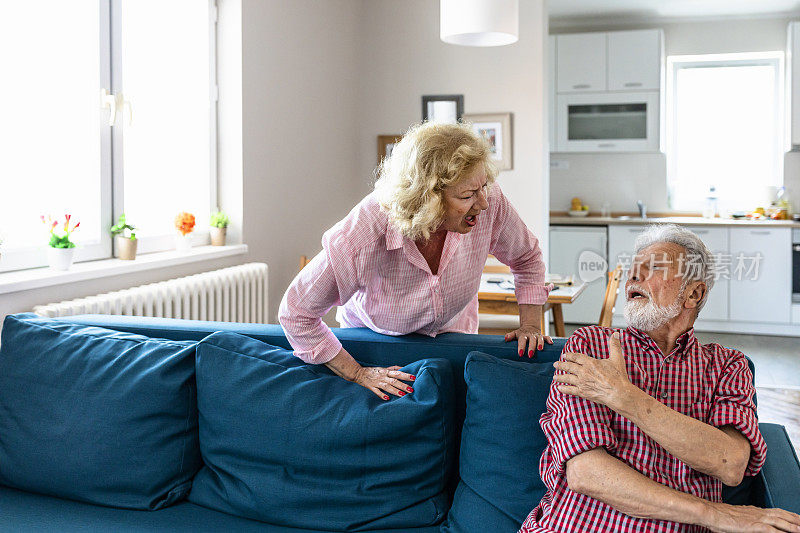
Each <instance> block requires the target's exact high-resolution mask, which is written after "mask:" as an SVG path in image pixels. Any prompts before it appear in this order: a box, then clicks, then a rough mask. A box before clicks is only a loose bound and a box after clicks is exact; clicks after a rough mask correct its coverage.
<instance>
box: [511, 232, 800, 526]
mask: <svg viewBox="0 0 800 533" xmlns="http://www.w3.org/2000/svg"><path fill="white" fill-rule="evenodd" d="M713 267H714V261H713V256H712V255H711V253H710V252H709V251H708V248H706V246H705V244H703V242H702V241H701V240H700V239H699V238H698V237H697V236H696V235H695V234H694V233H692V232H690V231H688V230H686V229H682V228H680V227H678V226H674V225H662V226H651V227H650V228H649V229H648V230H646V231H645V232H643V233H642V234H641V235H640V236H639V237H638V238H637V240H636V255H635V257H634V259H633V263H632V265H631V271H630V274H629V279H628V281H627V283H626V285H625V297H626V298H625V318H626V320H627V322H628V324H629V327H628V328H627V329H625V330H624V331H621V332H620V331H616V332H615V331H614V330H612V329H609V328H601V327H597V326H588V327H584V328H581V329H579V330H577V331H576V332H575V333H574V334H573V335H572V336H571V337H570V338H569V340H568V341H567V344H566V346H565V347H564V351H563V353H562V356H561V360H560V361H559V362H557V363H555V367H556V376H555V378H554V381H553V385H552V386H551V388H550V395H549V397H548V400H547V410H546V411H545V413H544V414H543V415H542V417H541V419H540V423H541V426H542V429H543V430H544V433H545V435H546V436H547V440H548V446H547V448H546V449H545V451H544V453H543V454H542V457H541V460H540V462H539V471H540V474H541V476H542V480H543V481H544V483H545V485H546V486H547V489H548V490H547V492H546V494H545V495H544V498H542V501H541V502H540V503H539V505H538V507H536V508H535V509H534V510H533V511H531V513H530V515H529V516H528V518H527V520H526V521H525V523H524V524H523V525H522V528H521V529H520V532H521V533H528V532H554V531H558V532H562V531H570V532H571V531H575V532H583V531H591V532H595V531H630V532H634V531H648V532H650V531H659V532H662V531H707V530H713V531H731V532H733V531H797V532H800V516H798V515H796V514H794V513H790V512H788V511H783V510H780V509H760V508H756V507H742V506H733V505H727V504H723V503H721V501H720V500H721V491H722V484H723V483H725V484H726V485H738V484H739V483H740V482H741V481H742V478H743V476H745V475H747V476H754V475H756V474H757V473H758V471H759V470H760V468H761V465H762V464H763V463H764V458H765V456H766V445H765V444H764V440H763V439H762V438H761V434H760V433H759V430H758V424H757V419H756V411H755V405H754V403H753V395H754V389H753V376H752V373H751V372H750V370H749V368H748V366H747V360H746V359H745V356H744V355H743V354H742V353H741V352H738V351H736V350H731V349H728V348H724V347H722V346H720V345H718V344H700V343H699V342H698V340H697V339H696V338H695V336H694V330H693V328H692V325H693V324H694V321H695V320H696V319H697V314H698V312H699V311H700V309H701V308H702V307H703V304H704V303H705V302H706V300H707V299H708V294H709V290H710V289H711V287H712V286H713V284H714V272H713ZM612 333H613V334H612Z"/></svg>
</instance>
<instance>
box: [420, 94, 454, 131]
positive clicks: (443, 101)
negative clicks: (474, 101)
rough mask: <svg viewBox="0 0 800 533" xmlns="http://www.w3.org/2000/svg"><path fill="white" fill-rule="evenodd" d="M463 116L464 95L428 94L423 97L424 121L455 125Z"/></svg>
mask: <svg viewBox="0 0 800 533" xmlns="http://www.w3.org/2000/svg"><path fill="white" fill-rule="evenodd" d="M463 115H464V95H463V94H426V95H424V96H423V97H422V120H428V121H430V122H446V123H449V124H455V123H456V122H458V121H459V120H461V117H462V116H463Z"/></svg>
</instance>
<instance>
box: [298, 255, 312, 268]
mask: <svg viewBox="0 0 800 533" xmlns="http://www.w3.org/2000/svg"><path fill="white" fill-rule="evenodd" d="M310 262H311V259H309V258H308V257H306V256H304V255H301V256H300V270H303V269H304V268H305V267H306V265H307V264H309V263H310Z"/></svg>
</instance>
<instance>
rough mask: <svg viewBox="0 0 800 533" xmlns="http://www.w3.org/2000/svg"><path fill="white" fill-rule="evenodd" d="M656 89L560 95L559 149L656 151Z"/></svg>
mask: <svg viewBox="0 0 800 533" xmlns="http://www.w3.org/2000/svg"><path fill="white" fill-rule="evenodd" d="M659 94H660V93H659V92H658V91H641V92H617V93H614V92H605V93H573V94H559V95H558V98H557V102H556V117H557V128H556V138H557V139H556V151H558V152H651V151H652V152H657V151H658V150H659V146H660V145H659V121H658V116H659V109H660V98H659Z"/></svg>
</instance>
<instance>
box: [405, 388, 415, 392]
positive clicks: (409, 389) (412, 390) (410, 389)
mask: <svg viewBox="0 0 800 533" xmlns="http://www.w3.org/2000/svg"><path fill="white" fill-rule="evenodd" d="M406 388H407V389H408V392H414V389H412V388H411V387H406Z"/></svg>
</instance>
